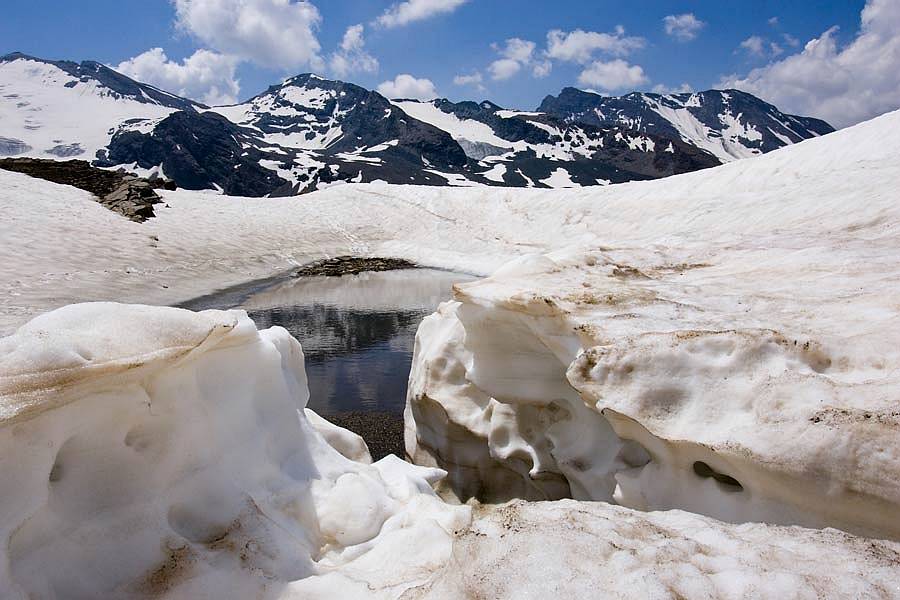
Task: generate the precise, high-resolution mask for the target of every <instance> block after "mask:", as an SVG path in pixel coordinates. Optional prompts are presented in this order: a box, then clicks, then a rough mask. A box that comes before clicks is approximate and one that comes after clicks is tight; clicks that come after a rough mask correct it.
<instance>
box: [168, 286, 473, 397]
mask: <svg viewBox="0 0 900 600" xmlns="http://www.w3.org/2000/svg"><path fill="white" fill-rule="evenodd" d="M471 279H472V277H471V276H469V275H464V274H460V273H451V272H447V271H437V270H432V269H408V270H400V271H387V272H382V273H361V274H359V275H345V276H343V277H308V278H300V279H291V280H287V281H283V282H281V283H277V284H275V285H272V286H270V287H267V288H265V289H262V290H258V289H257V290H253V289H250V290H249V291H247V292H246V293H235V292H234V291H230V292H227V293H222V294H220V295H215V294H214V295H211V296H207V297H204V298H201V299H198V300H195V301H192V302H190V303H187V304H186V305H185V306H186V307H188V308H191V309H193V310H201V309H205V308H243V309H245V310H246V311H247V314H248V315H250V318H252V319H253V321H254V322H255V323H256V324H257V326H258V327H260V328H266V327H271V326H273V325H280V326H281V327H284V328H285V329H287V330H288V331H290V332H291V334H292V335H293V336H294V337H296V338H297V339H298V340H300V343H301V345H302V346H303V352H304V354H305V356H306V373H307V377H308V379H309V392H310V398H309V407H310V408H312V409H313V410H315V411H316V412H318V413H320V414H323V415H334V414H340V413H350V412H371V413H391V414H396V415H399V414H401V413H402V412H403V406H404V404H405V402H406V386H407V381H408V378H409V368H410V364H411V362H412V351H413V344H414V342H415V335H416V329H417V328H418V326H419V323H420V322H421V320H422V319H423V318H424V317H425V316H427V315H429V314H431V313H432V312H433V311H434V309H435V308H437V306H438V304H440V303H441V302H443V301H444V300H447V299H449V298H450V294H451V287H452V285H453V284H454V283H457V282H462V281H469V280H471Z"/></svg>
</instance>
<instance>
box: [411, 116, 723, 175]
mask: <svg viewBox="0 0 900 600" xmlns="http://www.w3.org/2000/svg"><path fill="white" fill-rule="evenodd" d="M394 104H395V105H397V106H399V107H400V108H402V109H403V111H404V112H406V113H407V114H409V115H411V116H413V117H415V118H417V119H420V120H422V121H425V122H427V123H431V124H433V125H435V126H436V127H440V128H442V129H444V130H445V131H447V132H448V133H449V134H450V135H451V136H452V137H453V139H454V140H456V141H457V142H458V143H459V144H460V145H461V146H462V148H463V149H464V150H465V152H466V154H468V155H469V157H470V158H471V159H472V160H473V161H477V163H478V165H479V166H480V167H488V168H489V170H488V171H486V172H484V171H482V173H481V174H482V176H484V177H486V178H489V179H492V180H494V181H497V182H502V183H504V184H505V185H523V181H525V182H526V183H527V182H529V181H530V182H532V183H534V184H536V185H538V186H541V187H543V186H548V187H573V186H580V185H596V184H598V183H599V184H606V183H620V182H623V181H633V180H640V179H654V178H657V177H666V176H668V175H674V174H677V173H684V172H688V171H696V170H699V169H703V168H706V167H711V166H715V165H717V164H719V163H718V161H717V160H716V159H715V158H714V157H712V156H711V155H709V154H708V153H706V152H704V151H702V150H698V149H696V148H693V147H691V146H689V145H687V144H685V143H683V142H681V141H680V140H677V139H675V140H672V139H669V138H663V137H661V136H658V135H655V134H647V133H639V132H636V131H633V130H628V129H625V128H623V127H621V126H615V127H611V128H600V127H596V126H593V125H588V124H581V123H566V122H564V121H563V120H561V119H559V118H557V117H555V116H552V115H548V114H542V113H530V112H523V111H512V110H504V109H502V108H501V107H499V106H497V105H496V104H493V103H491V102H487V101H485V102H481V103H480V104H478V103H475V102H459V103H453V102H450V101H448V100H433V101H431V102H422V101H418V100H395V101H394Z"/></svg>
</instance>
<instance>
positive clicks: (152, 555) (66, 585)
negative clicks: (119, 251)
mask: <svg viewBox="0 0 900 600" xmlns="http://www.w3.org/2000/svg"><path fill="white" fill-rule="evenodd" d="M0 370H2V373H3V378H2V379H0V409H2V421H0V450H2V454H0V457H2V458H0V480H2V481H3V486H4V490H5V491H4V501H3V503H2V505H0V534H2V536H3V538H4V539H5V543H4V551H3V561H2V562H0V565H2V567H0V595H2V597H4V598H113V597H115V598H146V597H160V598H172V599H187V598H262V599H274V598H283V599H285V600H289V599H300V598H304V599H309V598H313V599H314V598H323V599H325V598H401V597H402V598H469V597H472V596H473V594H474V595H475V596H476V597H497V598H545V597H548V596H547V595H548V594H552V595H555V594H558V593H560V592H562V591H572V592H580V593H582V594H584V593H586V592H589V591H590V590H596V589H598V587H597V586H601V588H599V589H604V590H606V591H608V593H610V594H611V595H613V596H630V597H634V595H635V594H637V595H638V596H640V597H647V598H665V597H670V596H671V595H672V594H673V593H675V594H680V595H682V596H684V597H709V596H710V595H712V594H711V592H715V593H714V596H715V597H724V598H727V597H732V598H739V597H742V596H743V595H745V594H751V595H752V594H756V595H763V596H766V595H771V594H779V593H780V594H789V595H790V594H798V596H797V597H804V594H806V595H808V596H810V597H816V594H819V595H821V594H823V593H826V594H835V593H841V594H848V595H855V596H858V597H859V596H876V595H878V596H884V597H888V596H892V595H894V596H896V595H898V594H900V590H898V589H897V581H898V576H900V568H898V557H900V544H897V543H893V542H881V541H872V540H865V539H862V538H855V537H853V536H850V535H847V534H843V533H840V532H835V531H824V532H822V531H813V530H804V529H800V528H792V529H785V528H777V527H769V526H742V527H733V526H728V525H726V524H723V523H720V522H717V521H714V520H712V519H709V518H704V517H699V516H696V515H688V514H684V513H680V512H678V511H673V512H668V513H657V514H642V513H640V512H636V511H632V510H629V509H624V508H619V507H614V506H610V505H605V504H588V503H574V502H563V503H556V504H534V505H527V504H521V503H518V504H511V505H505V506H503V505H501V506H484V507H478V508H476V509H475V519H474V521H473V520H472V519H471V509H470V507H466V506H452V505H448V504H444V503H443V502H442V501H441V500H440V499H439V498H437V497H436V496H435V494H434V492H433V491H432V488H431V485H430V484H432V483H434V482H435V481H436V480H437V479H439V478H440V477H441V476H443V475H444V472H443V471H440V470H438V469H430V468H425V467H417V466H413V465H410V464H408V463H405V462H402V461H400V460H399V459H397V458H396V457H393V456H390V457H387V458H385V459H382V460H381V461H379V462H377V463H375V464H373V465H370V464H366V463H368V462H369V460H370V459H369V458H368V452H367V451H366V450H365V445H364V444H362V443H361V441H360V440H359V439H358V438H356V437H355V436H354V435H353V434H351V433H349V432H347V431H345V430H341V429H340V428H338V427H335V426H334V425H331V424H329V423H327V422H326V421H324V420H322V419H321V418H320V417H318V416H317V415H315V413H312V412H311V411H309V410H308V409H306V410H303V405H304V404H305V402H306V399H307V396H308V392H307V388H306V378H305V373H304V370H303V352H302V350H301V348H300V345H299V343H298V342H297V341H296V340H294V339H293V338H291V337H290V335H288V334H287V332H286V331H285V330H283V329H281V328H279V327H273V328H271V329H267V330H264V331H257V330H256V327H255V326H254V325H253V323H252V322H251V321H250V320H249V319H248V318H247V316H246V314H245V313H243V311H204V312H201V313H192V312H189V311H185V310H180V309H174V308H159V307H149V306H142V305H120V304H112V303H89V304H80V305H71V306H67V307H65V308H62V309H59V310H57V311H54V312H51V313H47V314H45V315H42V316H40V317H38V318H36V319H34V320H32V321H31V322H29V323H28V324H26V325H25V326H23V327H22V328H20V329H19V330H18V332H17V333H16V334H15V335H13V336H10V337H7V338H3V339H2V340H0ZM342 455H343V456H342ZM346 456H353V457H358V458H360V459H362V460H361V462H354V461H352V460H348V458H345V457H346ZM561 524H562V525H563V526H562V527H561V526H560V525H561ZM411 549H414V551H411ZM577 557H586V558H587V560H586V561H579V560H577ZM48 565H52V567H51V568H48ZM826 573H827V574H826Z"/></svg>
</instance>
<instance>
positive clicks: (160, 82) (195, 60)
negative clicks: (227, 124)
mask: <svg viewBox="0 0 900 600" xmlns="http://www.w3.org/2000/svg"><path fill="white" fill-rule="evenodd" d="M236 66H237V59H235V58H234V57H232V56H225V55H223V54H218V53H216V52H210V51H209V50H197V51H196V52H194V54H192V55H191V56H189V57H187V58H186V59H184V60H183V61H182V62H180V63H179V62H175V61H171V60H169V58H168V57H167V56H166V53H165V52H163V49H162V48H152V49H150V50H147V51H146V52H144V53H143V54H139V55H137V56H135V57H134V58H131V59H129V60H126V61H124V62H121V63H119V65H118V66H117V67H116V70H117V71H119V72H120V73H123V74H125V75H127V76H129V77H131V78H133V79H136V80H138V81H142V82H144V83H149V84H150V85H153V86H156V87H158V88H160V89H163V90H166V91H167V92H171V93H173V94H178V95H179V96H184V97H186V98H191V99H193V100H198V101H200V102H203V103H204V104H209V105H217V104H234V103H235V102H237V95H238V92H239V91H240V87H239V85H238V81H237V80H236V79H235V78H234V69H235V67H236Z"/></svg>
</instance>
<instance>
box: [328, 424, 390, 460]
mask: <svg viewBox="0 0 900 600" xmlns="http://www.w3.org/2000/svg"><path fill="white" fill-rule="evenodd" d="M322 417H323V418H325V419H327V420H328V421H330V422H332V423H334V424H335V425H337V426H338V427H343V428H344V429H349V430H350V431H352V432H353V433H355V434H357V435H359V436H360V437H362V439H364V440H365V442H366V445H367V446H368V447H369V453H370V454H371V455H372V460H380V459H382V458H384V457H385V456H387V455H388V454H394V455H396V456H397V457H398V458H403V457H404V456H405V455H406V451H405V450H404V448H403V415H398V414H395V413H391V412H340V413H328V414H323V415H322Z"/></svg>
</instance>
